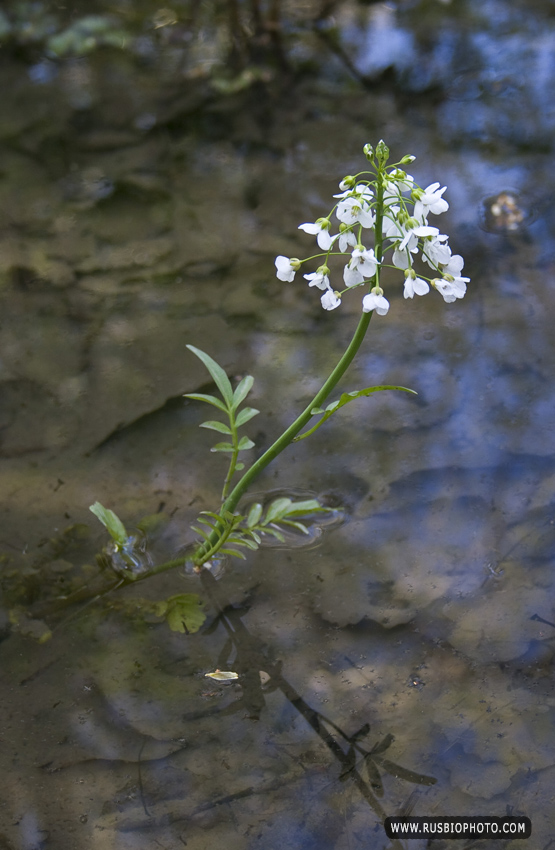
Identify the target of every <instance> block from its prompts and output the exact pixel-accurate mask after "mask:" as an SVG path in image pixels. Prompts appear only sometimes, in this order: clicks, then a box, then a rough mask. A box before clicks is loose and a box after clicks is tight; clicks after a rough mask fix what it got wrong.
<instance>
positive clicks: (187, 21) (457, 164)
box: [0, 0, 555, 850]
mask: <svg viewBox="0 0 555 850" xmlns="http://www.w3.org/2000/svg"><path fill="white" fill-rule="evenodd" d="M554 26H555V18H554V17H553V14H552V12H551V11H550V10H549V9H548V8H546V6H545V4H543V3H539V2H532V3H530V2H527V3H524V2H516V3H511V4H506V3H503V2H500V0H488V2H485V3H484V2H479V3H478V2H474V0H463V2H457V3H449V2H438V0H414V2H406V3H399V4H397V5H396V6H393V5H391V4H388V3H381V2H365V3H362V2H360V3H359V2H354V0H353V2H343V3H338V2H329V3H324V2H322V3H319V2H307V3H303V4H285V3H280V2H275V3H270V4H263V3H258V2H253V3H250V4H244V3H241V2H229V3H222V4H218V5H216V4H215V5H214V7H213V8H212V7H211V4H202V3H196V2H187V0H182V2H179V3H174V4H173V5H172V6H171V7H168V8H164V9H161V8H160V7H159V5H157V4H153V3H151V2H147V0H144V2H141V3H134V4H127V5H125V6H124V5H122V4H119V5H118V4H112V3H109V2H100V0H99V2H97V3H95V4H94V9H91V6H90V4H89V3H87V4H80V3H76V4H72V8H71V9H65V10H64V9H63V8H62V7H59V8H58V7H56V8H54V7H53V6H52V4H45V3H41V2H37V3H32V4H26V3H19V2H17V3H16V2H10V3H7V4H5V8H4V7H3V8H2V10H0V44H1V46H2V62H1V66H0V74H1V75H2V79H3V83H4V85H3V93H4V95H3V110H2V115H1V116H0V149H1V154H2V155H1V157H0V299H1V302H2V311H1V316H2V318H1V320H0V321H1V333H0V401H1V406H0V467H1V479H0V480H1V484H0V487H1V492H2V506H1V509H0V510H1V516H2V519H3V522H2V528H1V531H0V546H1V554H0V568H1V589H2V606H1V609H0V629H1V632H0V634H1V637H2V641H1V645H0V655H1V658H2V664H1V669H0V677H1V681H2V692H3V694H4V700H3V701H2V702H3V704H2V706H1V708H0V712H1V714H0V717H1V719H0V730H1V731H0V737H1V738H2V741H3V743H2V748H1V750H0V759H1V765H2V775H3V777H4V787H5V791H4V793H3V796H2V800H1V801H0V846H1V847H2V848H6V850H37V848H44V850H48V848H56V850H73V848H78V847H79V848H80V847H84V846H86V847H91V848H98V850H101V848H104V847H115V846H117V847H118V848H124V850H125V848H129V850H131V848H132V850H142V848H145V850H146V848H149V850H150V848H152V847H153V846H160V847H165V848H170V847H172V848H174V847H182V846H183V847H187V848H188V850H206V848H207V847H208V846H210V847H223V846H225V847H229V849H230V850H232V848H234V847H237V848H251V847H253V848H254V847H261V846H264V847H271V848H274V847H275V848H277V847H279V848H287V847H295V848H303V850H308V848H316V847H317V848H318V849H319V850H328V848H329V850H331V848H334V850H355V848H365V850H366V848H370V847H371V848H372V850H386V848H393V847H396V848H398V850H400V847H401V845H400V844H399V843H397V844H395V843H393V844H392V843H391V842H389V841H388V839H387V838H386V836H385V833H384V830H383V826H382V821H383V819H384V817H385V816H387V815H392V814H395V813H410V812H412V813H414V814H417V815H480V814H481V815H497V816H502V815H504V814H507V813H508V814H524V815H527V816H529V817H530V818H531V819H532V825H533V841H534V847H535V848H538V850H547V848H549V847H550V845H551V843H552V836H553V834H554V832H555V823H554V818H553V812H552V800H551V797H552V787H553V786H552V782H553V763H554V748H553V722H554V717H553V711H554V706H555V692H554V688H553V651H554V641H555V612H554V605H553V592H552V591H553V575H552V573H553V570H552V552H553V543H554V535H555V530H554V519H553V480H554V476H555V467H554V462H553V458H554V455H555V445H554V433H555V432H554V429H553V425H552V423H553V418H554V414H555V403H554V402H555V396H554V394H553V392H552V390H551V387H552V375H553V360H554V357H553V334H552V327H551V325H552V322H551V315H552V313H553V310H554V309H555V303H553V302H554V294H553V286H552V281H553V259H554V257H555V249H554V245H553V224H554V222H553V214H552V204H551V195H552V185H551V184H552V179H553V178H552V150H553V142H552V138H553V123H554V121H555V113H554V112H553V109H552V108H551V106H550V104H551V103H552V102H553V96H552V95H553V91H554V90H555V29H554ZM381 137H384V138H385V139H386V141H387V142H388V144H389V145H390V147H391V148H392V150H394V151H395V154H399V156H401V155H403V154H404V153H413V154H416V155H417V160H416V162H415V163H414V165H413V166H412V173H413V174H414V176H415V178H416V180H417V181H418V182H419V183H420V184H421V185H423V186H426V185H428V184H429V183H431V182H432V181H434V180H441V181H442V185H443V184H444V183H445V184H446V185H447V186H448V190H447V193H446V197H448V200H449V203H450V209H449V212H448V213H447V214H446V215H445V219H446V222H445V230H446V231H447V232H448V233H451V234H452V238H451V244H452V247H453V250H454V251H456V252H460V253H461V254H462V255H463V256H464V257H465V261H466V265H465V273H467V274H468V275H469V276H470V277H471V278H472V283H471V285H470V287H469V291H468V294H467V297H466V298H465V300H464V301H463V302H460V303H457V304H453V305H450V304H447V305H445V304H442V303H439V302H440V299H438V300H437V301H433V300H432V295H430V296H429V297H428V299H426V298H422V299H418V303H412V302H411V303H408V302H406V301H404V299H402V297H400V292H399V291H398V289H396V286H397V284H398V281H397V280H396V279H395V277H394V276H393V275H391V277H390V278H387V276H386V277H385V284H384V285H385V286H386V287H387V295H388V298H389V299H390V301H391V310H390V312H389V314H388V316H387V318H386V319H383V320H381V318H380V320H379V321H378V319H376V321H373V322H372V327H371V333H370V336H369V339H368V341H367V344H365V347H364V350H363V351H362V352H361V355H360V357H359V359H358V361H356V362H355V364H354V366H353V368H352V370H351V371H350V372H349V373H347V375H346V376H345V378H344V381H343V384H342V386H341V391H350V390H352V389H353V388H358V387H360V386H369V385H370V384H397V385H402V386H406V387H412V388H414V389H415V390H417V391H418V396H416V397H408V396H406V394H399V395H397V396H395V395H393V394H391V395H387V396H386V394H385V393H384V394H379V395H380V397H379V398H378V397H374V398H372V399H370V398H365V399H359V400H358V402H357V404H358V407H356V405H352V406H350V407H349V408H346V409H344V410H342V411H341V413H340V414H338V415H337V416H336V417H334V418H333V419H332V420H330V422H328V423H327V424H326V428H325V429H322V430H321V431H320V432H318V433H317V434H315V435H314V437H313V438H311V440H310V441H303V442H301V443H296V444H295V445H293V446H291V447H290V448H289V449H288V451H287V452H286V453H284V455H282V457H281V458H280V461H279V463H278V464H277V465H276V468H275V469H274V468H271V469H269V470H267V471H266V472H265V473H264V475H263V476H262V477H261V479H260V482H257V484H256V485H255V486H256V489H260V490H261V491H263V492H264V493H268V492H271V493H276V492H277V493H283V492H287V493H291V492H296V493H302V492H305V491H307V490H308V491H310V492H313V493H320V494H321V493H325V494H327V498H329V500H330V502H329V504H332V505H334V506H338V505H343V506H345V508H346V520H347V521H345V522H342V523H339V522H338V523H336V524H334V525H332V524H330V527H329V528H327V529H324V533H322V534H316V532H315V533H314V535H313V537H311V538H310V544H311V545H310V546H307V547H305V548H301V547H296V548H294V547H287V546H285V547H281V548H279V547H278V548H264V549H262V550H260V551H259V552H258V553H256V554H251V555H250V556H249V559H248V560H247V561H246V562H245V563H242V562H241V563H239V564H234V565H233V566H231V565H228V567H227V569H226V570H225V571H224V572H223V574H222V575H221V576H219V577H218V580H217V581H216V579H215V577H214V576H213V575H212V574H211V573H210V572H208V571H205V572H203V573H202V574H201V576H200V577H199V576H196V575H190V574H186V573H179V572H178V571H174V572H172V573H167V574H164V575H159V576H156V577H155V578H153V579H152V580H149V581H148V582H140V581H138V582H136V583H127V584H126V583H125V582H124V583H123V584H122V580H121V575H114V572H113V571H112V570H111V568H110V564H109V562H108V561H107V560H106V557H104V558H100V560H99V559H98V558H97V555H98V553H99V552H100V550H101V549H102V547H103V546H104V545H105V540H103V539H102V537H101V534H100V532H99V530H98V528H97V527H96V526H94V525H93V523H92V521H91V515H90V513H89V511H88V506H89V505H90V504H92V503H93V502H94V501H96V500H97V499H98V500H100V501H101V502H102V503H103V504H105V505H109V506H110V507H112V508H113V509H114V510H116V511H117V513H118V515H120V516H121V517H122V518H123V519H124V520H125V522H126V524H127V525H128V527H129V528H131V527H133V526H137V532H136V534H137V540H138V541H139V542H140V544H141V546H142V547H143V548H142V555H144V557H145V558H151V559H152V560H153V561H154V562H155V563H158V562H161V561H164V560H166V559H168V558H172V557H175V555H176V553H179V552H182V551H183V550H184V548H186V547H187V546H188V545H190V544H191V542H192V540H193V533H192V532H191V531H190V529H189V525H190V523H191V522H192V521H194V520H195V518H196V516H197V514H198V512H199V511H201V510H210V509H212V508H213V506H214V499H215V498H217V497H218V494H219V491H220V489H221V477H222V469H223V466H222V465H221V463H220V461H219V459H218V457H216V456H214V455H211V454H210V453H209V451H208V449H209V447H210V445H211V442H209V437H208V435H206V434H205V433H204V432H202V431H199V429H198V425H199V424H200V422H201V421H202V411H199V409H198V405H197V404H196V403H195V402H193V401H192V400H184V399H183V394H184V393H191V392H194V393H198V392H211V391H212V390H213V387H211V386H209V385H207V384H206V372H205V371H204V369H203V367H202V366H201V364H199V363H197V362H196V360H195V358H193V357H191V356H189V355H188V353H187V351H186V349H185V344H186V343H190V344H193V345H196V346H199V347H201V348H203V349H204V350H207V351H209V352H210V354H211V355H212V356H213V357H215V358H216V359H217V360H218V362H220V363H221V364H222V365H223V366H224V367H225V369H226V371H227V373H228V374H229V375H230V377H231V378H232V379H233V380H234V381H237V380H239V379H240V378H242V377H243V376H244V375H245V374H247V373H252V374H253V375H254V376H255V378H256V382H255V385H254V389H253V394H252V403H253V404H254V405H255V406H256V408H260V410H261V411H262V412H261V414H260V416H259V417H258V418H257V419H256V428H254V429H253V432H252V437H253V439H254V441H255V444H256V448H255V449H254V450H253V456H256V455H257V453H261V452H262V451H264V449H265V448H267V447H268V445H270V444H271V442H272V440H273V439H274V438H275V436H276V435H277V434H278V433H280V431H281V430H282V429H283V428H284V427H285V426H287V425H288V424H289V422H290V421H291V419H292V417H293V416H294V415H295V413H296V411H298V410H299V409H302V407H303V406H304V404H305V403H306V399H307V398H309V397H310V396H311V394H313V393H314V391H315V389H316V388H317V385H318V380H319V376H320V375H322V374H324V373H327V372H326V370H329V369H330V368H331V367H332V366H333V365H334V363H335V361H336V359H337V356H338V354H340V353H341V352H342V350H343V346H344V344H345V341H346V340H347V339H349V338H350V335H351V333H352V329H353V327H354V325H355V323H356V321H357V316H358V310H359V305H358V303H355V302H356V298H355V299H354V300H353V301H352V302H351V303H347V299H345V303H344V304H342V306H341V310H337V311H336V312H335V313H333V314H330V313H324V312H323V311H321V309H320V306H319V303H318V298H317V296H315V295H314V290H313V289H308V288H306V287H305V286H304V284H301V285H298V284H297V283H295V284H289V283H286V284H284V283H282V282H280V281H278V280H277V279H276V278H275V276H274V258H275V256H276V255H278V254H284V255H287V256H304V255H305V254H306V245H307V242H306V237H305V234H302V233H300V232H299V231H298V229H297V225H298V223H300V222H302V221H313V220H315V218H316V217H318V216H321V215H324V214H326V213H327V211H328V206H329V203H330V201H329V198H330V197H331V195H332V194H333V193H334V192H336V186H337V182H338V181H339V180H340V179H341V178H342V177H343V176H344V175H345V174H348V173H356V172H357V171H358V170H359V168H360V167H361V166H360V151H361V148H362V146H363V144H364V143H366V142H368V141H371V142H376V141H377V140H378V139H379V138H381ZM442 225H443V222H442ZM415 301H416V299H415ZM382 396H383V397H382ZM401 396H403V397H401ZM257 498H258V496H257ZM183 596H186V598H187V600H188V601H187V603H186V604H189V605H191V606H192V607H193V608H194V613H195V618H196V619H194V621H193V622H194V623H195V626H194V628H191V629H189V631H190V633H187V632H186V631H185V630H184V631H183V633H180V632H174V631H171V630H170V629H169V628H168V625H167V623H166V622H165V621H163V616H162V615H161V614H160V610H161V609H160V608H158V607H157V605H158V603H159V602H160V600H164V599H167V598H168V597H172V598H176V597H179V598H182V597H183ZM191 600H194V602H192V601H191ZM183 604H185V603H183ZM191 610H192V609H191ZM216 669H219V670H228V671H233V672H235V673H237V675H238V678H237V679H232V680H230V681H224V682H218V681H215V680H212V679H210V678H207V676H206V674H207V673H210V672H213V671H215V670H216ZM412 844H414V847H415V848H416V847H418V848H419V847H424V846H429V847H432V848H435V847H437V850H440V847H443V844H441V842H440V841H439V840H433V841H431V842H430V843H428V844H426V843H424V842H412ZM412 844H411V846H412ZM490 844H492V845H493V842H490V843H488V842H487V841H485V840H483V841H476V840H473V839H470V840H463V839H461V840H460V841H455V842H453V845H452V846H453V848H454V850H455V848H460V850H462V848H464V850H469V848H470V847H482V848H487V847H489V846H490ZM495 844H496V846H497V847H498V848H499V850H502V848H512V847H513V846H516V841H515V840H511V839H509V838H507V839H503V840H501V841H496V842H495Z"/></svg>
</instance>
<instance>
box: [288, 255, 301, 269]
mask: <svg viewBox="0 0 555 850" xmlns="http://www.w3.org/2000/svg"><path fill="white" fill-rule="evenodd" d="M289 265H290V266H291V268H292V269H295V271H298V270H299V269H300V267H301V265H302V263H301V260H298V259H297V258H296V257H291V259H290V260H289Z"/></svg>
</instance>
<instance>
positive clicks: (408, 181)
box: [384, 168, 414, 199]
mask: <svg viewBox="0 0 555 850" xmlns="http://www.w3.org/2000/svg"><path fill="white" fill-rule="evenodd" d="M388 177H389V180H388V181H387V183H386V184H385V192H384V199H385V198H388V197H395V196H398V195H400V194H401V193H402V192H411V191H412V190H413V189H414V177H412V176H411V175H410V174H407V173H406V172H405V171H400V170H399V169H398V168H396V169H395V170H394V171H390V172H389V174H388Z"/></svg>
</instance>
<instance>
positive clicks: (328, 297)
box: [320, 289, 341, 310]
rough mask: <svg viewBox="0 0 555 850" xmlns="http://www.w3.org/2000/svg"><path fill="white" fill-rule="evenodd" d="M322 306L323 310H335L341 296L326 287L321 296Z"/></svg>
mask: <svg viewBox="0 0 555 850" xmlns="http://www.w3.org/2000/svg"><path fill="white" fill-rule="evenodd" d="M320 300H321V302H322V307H323V308H324V310H335V308H336V307H339V305H340V304H341V298H340V297H339V296H338V295H337V293H336V292H334V291H333V289H328V291H327V292H324V294H323V295H322V297H321V299H320Z"/></svg>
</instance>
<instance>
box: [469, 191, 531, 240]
mask: <svg viewBox="0 0 555 850" xmlns="http://www.w3.org/2000/svg"><path fill="white" fill-rule="evenodd" d="M527 218H528V213H527V211H526V209H525V208H524V206H523V205H522V201H521V199H520V198H519V196H518V194H517V193H516V192H512V191H508V190H507V191H504V192H499V194H498V195H494V196H493V197H491V198H486V199H485V200H484V201H483V202H482V222H481V224H482V228H483V229H484V230H487V231H489V232H490V233H514V232H515V231H517V230H520V229H521V228H522V227H523V225H524V222H525V221H526V219H527Z"/></svg>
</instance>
